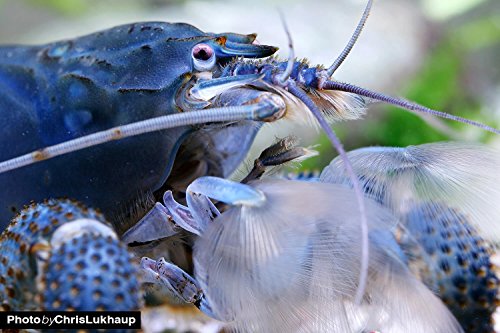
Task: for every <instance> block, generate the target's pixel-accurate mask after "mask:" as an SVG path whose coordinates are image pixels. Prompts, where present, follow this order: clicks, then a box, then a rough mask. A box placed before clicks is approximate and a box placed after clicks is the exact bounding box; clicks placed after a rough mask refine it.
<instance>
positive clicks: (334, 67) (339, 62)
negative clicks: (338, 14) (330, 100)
mask: <svg viewBox="0 0 500 333" xmlns="http://www.w3.org/2000/svg"><path fill="white" fill-rule="evenodd" d="M372 4H373V0H368V3H367V4H366V7H365V11H364V12H363V16H362V17H361V19H360V20H359V22H358V26H357V27H356V30H354V33H353V34H352V36H351V39H350V40H349V43H347V45H346V46H345V48H344V50H343V51H342V53H340V55H339V56H338V57H337V59H336V60H335V61H334V63H333V64H332V65H331V66H330V68H328V70H327V71H326V73H327V75H328V77H331V76H332V74H333V73H335V71H336V70H337V69H338V68H339V67H340V65H342V63H343V62H344V60H345V59H346V58H347V56H348V55H349V53H350V52H351V50H352V48H353V47H354V44H356V41H357V40H358V37H359V35H361V31H363V28H364V26H365V24H366V20H367V19H368V16H369V15H370V10H371V8H372Z"/></svg>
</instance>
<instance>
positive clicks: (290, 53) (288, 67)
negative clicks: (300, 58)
mask: <svg viewBox="0 0 500 333" xmlns="http://www.w3.org/2000/svg"><path fill="white" fill-rule="evenodd" d="M279 13H280V18H281V23H282V24H283V28H284V29H285V33H286V36H287V38H288V63H287V64H286V69H285V71H284V72H283V74H281V75H280V76H278V83H279V84H281V85H285V84H286V81H287V80H288V78H289V77H290V75H291V74H292V71H293V64H294V59H295V51H294V49H293V41H292V35H291V34H290V30H288V25H287V24H286V20H285V15H284V14H283V12H282V11H281V10H280V11H279Z"/></svg>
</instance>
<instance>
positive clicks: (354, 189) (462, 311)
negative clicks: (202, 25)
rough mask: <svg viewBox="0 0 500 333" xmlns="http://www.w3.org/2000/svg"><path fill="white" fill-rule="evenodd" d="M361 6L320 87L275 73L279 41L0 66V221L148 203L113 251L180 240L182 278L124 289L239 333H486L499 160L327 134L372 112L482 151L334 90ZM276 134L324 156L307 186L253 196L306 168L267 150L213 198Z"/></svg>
mask: <svg viewBox="0 0 500 333" xmlns="http://www.w3.org/2000/svg"><path fill="white" fill-rule="evenodd" d="M371 6H372V1H368V3H367V5H366V8H365V11H364V13H363V15H362V18H361V20H360V21H359V23H358V25H357V27H356V30H355V32H354V34H353V36H352V37H351V39H350V40H349V43H348V45H347V46H346V47H345V49H344V50H343V51H342V53H341V54H340V56H339V57H338V58H337V59H336V60H335V61H334V63H333V64H332V65H331V66H330V67H328V68H324V67H322V66H310V65H309V64H307V63H306V62H305V61H298V60H296V59H295V58H294V51H293V45H292V41H291V37H290V34H289V33H288V29H287V27H286V24H284V25H285V30H286V32H287V34H288V37H289V41H290V42H289V46H290V47H289V52H290V54H289V57H288V59H287V60H285V61H281V60H279V59H278V58H276V57H269V56H271V55H272V54H273V53H274V52H275V51H276V48H274V47H272V46H265V45H260V44H258V43H256V42H255V35H240V34H235V33H223V34H214V33H204V32H202V31H200V30H198V29H196V28H194V27H192V26H189V25H186V24H167V23H143V24H132V25H127V26H120V27H116V28H113V29H110V30H107V31H104V32H100V33H96V34H93V35H89V36H85V37H81V38H77V39H74V40H69V41H63V42H58V43H53V44H48V45H44V46H39V47H24V46H16V47H13V46H10V47H4V48H0V55H1V59H2V62H3V63H2V64H1V67H0V78H2V84H3V87H4V88H5V91H7V93H5V94H2V95H0V102H1V104H0V105H1V106H2V108H3V109H4V110H16V112H14V113H12V112H6V111H2V112H5V113H6V116H5V117H6V119H7V121H8V122H9V123H13V124H14V125H13V126H11V127H8V128H7V132H3V134H0V135H2V137H1V140H2V142H11V141H13V140H14V138H17V139H16V144H13V145H9V147H6V148H5V149H2V151H0V154H1V155H0V156H2V157H3V158H2V160H5V161H4V162H1V163H0V173H1V174H0V184H2V186H3V188H4V191H3V192H2V195H1V197H0V198H1V200H2V207H1V209H2V211H1V216H2V217H6V216H9V215H10V214H12V211H15V210H17V209H18V207H20V205H23V204H25V203H26V202H28V201H29V200H35V201H40V200H42V199H47V198H57V197H62V196H71V197H75V198H76V199H78V200H82V201H83V202H84V203H86V204H88V205H90V206H92V207H98V208H101V209H102V210H103V212H104V214H105V215H106V217H107V218H108V219H111V220H113V219H114V218H115V217H116V215H117V213H118V212H120V211H123V210H124V209H125V208H127V207H128V206H130V205H131V202H133V201H134V200H136V199H137V197H139V196H142V195H144V194H147V193H149V195H151V196H152V197H154V198H155V199H156V201H158V202H157V203H156V204H154V205H151V206H152V207H148V211H147V212H145V214H143V215H144V216H143V217H142V218H140V219H138V221H134V225H133V226H132V227H131V228H130V229H128V230H127V231H126V232H125V233H124V234H123V235H121V240H122V241H123V242H125V243H126V244H140V243H149V242H153V243H151V244H157V243H158V242H160V240H161V239H164V238H169V237H172V236H175V235H177V234H179V233H186V234H190V235H192V236H193V244H192V245H193V249H194V254H193V267H194V268H193V269H192V271H189V272H186V271H185V270H183V269H181V268H180V267H178V266H177V265H175V263H171V262H168V261H167V260H165V259H164V258H161V257H160V258H154V259H151V258H149V257H146V256H145V257H143V258H142V259H141V261H140V272H141V273H140V274H139V275H138V276H140V278H141V281H142V283H143V284H150V283H155V284H160V285H161V286H162V287H164V288H165V289H166V290H168V291H169V292H170V293H172V294H173V295H175V296H176V297H178V298H180V299H181V300H184V301H185V302H188V303H192V304H194V305H195V306H197V307H198V308H199V309H200V310H202V311H203V312H204V313H205V314H207V315H209V316H211V317H213V318H215V319H217V320H221V321H224V322H227V323H228V328H231V329H235V330H239V331H273V332H274V331H276V332H290V331H292V332H319V331H330V332H361V331H381V332H408V331H426V332H461V331H462V330H463V329H465V330H467V331H471V332H473V331H477V332H483V331H488V330H490V331H491V330H492V325H493V323H492V320H491V315H492V313H493V312H494V311H495V309H496V305H495V299H496V297H497V286H498V279H497V277H496V275H495V272H494V267H493V264H492V263H491V260H490V256H491V254H492V247H490V246H489V245H488V244H494V243H495V242H496V241H497V240H498V232H497V231H496V230H497V228H495V225H494V224H495V219H496V217H497V216H499V211H498V210H499V208H498V207H497V206H496V205H495V204H494V201H495V200H494V198H497V197H498V195H499V193H498V192H499V190H498V189H497V188H495V184H496V183H497V181H498V180H499V179H498V178H499V177H498V172H495V169H496V167H497V165H498V162H500V154H499V153H498V152H496V151H494V150H490V149H488V148H485V147H482V146H480V145H473V144H459V143H457V144H452V143H448V144H445V143H443V144H429V145H422V146H417V147H408V148H384V147H378V148H366V149H360V150H357V151H353V152H350V153H346V152H345V151H344V149H343V147H342V144H341V143H340V141H339V140H338V138H337V136H336V135H335V133H334V131H333V130H332V129H331V127H330V124H331V123H333V122H335V121H338V120H349V119H356V118H359V117H361V116H362V115H363V114H364V112H365V110H366V107H367V106H368V105H369V104H370V103H371V102H372V101H382V102H386V103H389V104H393V105H396V106H399V107H401V108H403V109H406V110H409V111H411V112H415V113H422V114H426V115H433V116H438V117H442V118H446V119H451V120H454V121H459V122H463V123H466V124H469V125H471V126H477V127H480V128H482V129H484V130H487V131H490V132H493V133H496V134H499V133H500V131H499V130H497V129H495V128H492V127H489V126H487V125H484V124H481V123H478V122H475V121H472V120H468V119H464V118H461V117H458V116H454V115H450V114H447V113H443V112H440V111H436V110H433V109H430V108H427V107H424V106H421V105H418V104H416V103H413V102H410V101H407V100H404V99H401V98H396V97H391V96H388V95H385V94H381V93H378V92H374V91H371V90H369V89H365V88H362V87H359V86H355V85H353V84H350V83H343V82H339V81H336V80H334V79H333V78H332V75H333V74H334V73H335V72H336V70H337V69H338V68H339V67H340V65H341V64H342V63H343V62H344V60H345V59H346V57H347V55H348V54H349V52H350V51H351V49H352V48H353V46H354V44H355V42H356V40H357V39H358V37H359V34H360V33H361V30H362V28H363V27H364V25H365V23H366V20H367V18H368V14H369V12H370V8H371ZM249 58H261V59H249ZM21 83H22V84H21ZM286 120H289V121H295V122H299V123H305V124H312V125H313V126H317V125H319V127H320V128H322V129H323V130H324V131H325V133H326V134H327V137H328V138H329V140H330V141H331V143H332V145H333V146H334V147H335V148H336V149H337V151H338V152H339V157H338V158H337V159H335V160H334V161H332V163H331V164H330V165H329V166H328V167H326V168H325V169H324V170H323V172H322V173H321V176H320V177H312V178H311V177H310V178H308V179H302V178H301V177H297V178H296V179H295V178H294V179H285V178H286V177H274V178H273V177H271V176H268V175H267V174H266V170H267V169H268V168H270V167H273V166H276V165H280V164H283V163H286V162H289V161H294V160H300V159H302V158H307V157H308V156H309V155H310V154H312V152H311V150H309V149H305V148H300V147H297V146H296V145H295V144H293V142H292V141H293V140H290V139H289V138H284V139H283V140H280V141H279V142H278V143H276V144H275V145H272V146H271V147H270V148H268V149H266V150H265V151H264V152H263V153H262V155H261V156H260V157H259V158H258V159H257V161H256V162H255V165H254V169H253V170H252V171H251V172H250V173H249V174H248V176H247V177H245V179H243V180H242V181H241V182H235V181H233V180H229V179H228V177H229V176H230V175H231V174H232V173H233V171H234V170H235V169H236V168H237V167H238V165H239V164H241V162H242V161H243V160H244V158H245V156H246V155H247V153H248V151H249V149H250V146H251V145H252V142H253V140H254V138H255V135H256V133H257V132H258V131H259V129H260V128H261V127H262V126H263V124H264V122H276V123H278V122H282V121H286ZM22 154H24V155H22ZM292 178H293V177H292ZM184 193H185V198H184V197H183V194H184ZM184 203H186V204H184ZM80 223H81V222H80ZM481 232H485V234H484V235H483V234H482V233H481ZM485 235H488V236H485ZM155 242H156V243H155ZM130 249H131V251H132V248H130ZM49 273H50V268H49ZM47 274H48V273H47ZM134 304H138V303H137V302H135V303H134Z"/></svg>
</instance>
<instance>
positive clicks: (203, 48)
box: [191, 44, 215, 71]
mask: <svg viewBox="0 0 500 333" xmlns="http://www.w3.org/2000/svg"><path fill="white" fill-rule="evenodd" d="M191 57H192V58H193V63H194V68H195V69H196V70H198V71H207V70H210V69H212V68H213V67H214V66H215V52H214V49H213V48H212V47H211V46H210V45H207V44H198V45H195V47H193V50H192V51H191Z"/></svg>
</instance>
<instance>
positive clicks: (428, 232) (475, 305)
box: [406, 204, 499, 332]
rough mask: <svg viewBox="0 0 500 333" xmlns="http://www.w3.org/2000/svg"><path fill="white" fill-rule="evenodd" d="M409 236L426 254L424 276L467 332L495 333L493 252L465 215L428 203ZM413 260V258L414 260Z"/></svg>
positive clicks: (414, 214)
mask: <svg viewBox="0 0 500 333" xmlns="http://www.w3.org/2000/svg"><path fill="white" fill-rule="evenodd" d="M406 227H407V228H408V232H409V233H410V234H411V235H413V237H415V239H416V241H417V243H419V244H420V245H421V247H422V249H423V251H424V252H425V253H424V254H423V255H422V256H418V257H419V258H416V259H415V258H414V260H423V261H424V265H425V266H426V267H427V269H424V270H422V271H421V272H420V273H421V275H422V276H421V278H422V279H423V281H424V282H425V283H426V284H427V286H428V287H429V288H430V289H432V290H434V291H435V292H436V293H437V294H438V295H439V296H440V297H441V299H442V300H443V302H444V303H445V304H446V305H447V306H448V308H449V309H450V310H451V312H452V313H453V314H454V315H455V317H456V318H457V319H458V321H459V322H460V323H461V325H462V327H463V328H464V329H465V331H466V332H493V331H494V330H493V322H492V315H493V313H494V312H495V310H496V306H497V305H496V302H497V301H496V299H497V296H498V291H497V289H498V283H499V282H498V277H497V276H496V275H495V271H494V266H493V264H492V263H491V261H490V255H491V251H490V249H489V248H488V246H487V244H486V243H485V241H484V240H483V239H482V238H481V237H480V236H479V235H478V233H477V232H476V230H475V229H474V228H473V227H471V226H470V225H469V224H468V222H467V218H466V216H464V215H462V214H460V213H459V212H457V211H456V210H454V209H452V208H449V207H446V206H444V205H440V204H425V205H422V206H420V207H417V208H416V209H414V210H412V211H411V212H410V213H409V214H408V217H407V221H406ZM410 260H412V258H411V257H410Z"/></svg>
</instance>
